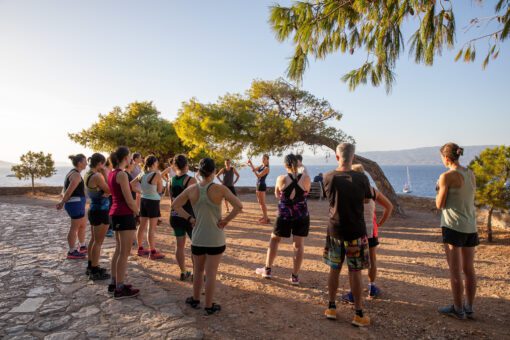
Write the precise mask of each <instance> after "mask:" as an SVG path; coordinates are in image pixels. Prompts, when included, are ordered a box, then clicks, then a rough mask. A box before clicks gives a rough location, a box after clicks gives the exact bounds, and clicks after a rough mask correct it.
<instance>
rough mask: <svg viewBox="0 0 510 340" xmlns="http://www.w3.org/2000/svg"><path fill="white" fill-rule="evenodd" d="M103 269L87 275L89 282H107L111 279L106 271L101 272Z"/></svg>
mask: <svg viewBox="0 0 510 340" xmlns="http://www.w3.org/2000/svg"><path fill="white" fill-rule="evenodd" d="M101 269H103V268H100V269H99V270H95V271H92V270H91V271H90V274H89V280H92V281H101V280H108V279H110V278H111V275H110V274H108V273H107V272H106V270H104V269H103V270H101Z"/></svg>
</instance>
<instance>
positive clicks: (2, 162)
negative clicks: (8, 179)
mask: <svg viewBox="0 0 510 340" xmlns="http://www.w3.org/2000/svg"><path fill="white" fill-rule="evenodd" d="M12 165H14V164H12V163H9V162H5V161H0V167H3V168H7V167H11V166H12Z"/></svg>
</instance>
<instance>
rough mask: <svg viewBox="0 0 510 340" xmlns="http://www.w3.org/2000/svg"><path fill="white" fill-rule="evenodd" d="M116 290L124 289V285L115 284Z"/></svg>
mask: <svg viewBox="0 0 510 340" xmlns="http://www.w3.org/2000/svg"><path fill="white" fill-rule="evenodd" d="M117 289H118V290H122V289H124V283H122V282H121V283H117Z"/></svg>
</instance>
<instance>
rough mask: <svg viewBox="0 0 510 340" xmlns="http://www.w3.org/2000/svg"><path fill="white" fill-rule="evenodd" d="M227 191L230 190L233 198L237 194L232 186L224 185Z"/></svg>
mask: <svg viewBox="0 0 510 340" xmlns="http://www.w3.org/2000/svg"><path fill="white" fill-rule="evenodd" d="M225 186H226V187H227V188H228V190H230V192H231V193H233V194H234V196H237V192H236V188H235V187H234V186H230V185H225Z"/></svg>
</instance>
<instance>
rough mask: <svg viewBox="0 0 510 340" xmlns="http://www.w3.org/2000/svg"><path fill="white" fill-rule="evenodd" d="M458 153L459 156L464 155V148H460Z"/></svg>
mask: <svg viewBox="0 0 510 340" xmlns="http://www.w3.org/2000/svg"><path fill="white" fill-rule="evenodd" d="M457 155H458V156H463V155H464V148H458V149H457Z"/></svg>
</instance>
